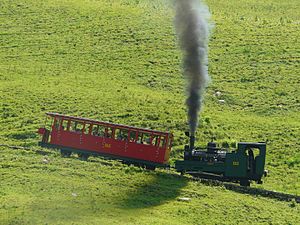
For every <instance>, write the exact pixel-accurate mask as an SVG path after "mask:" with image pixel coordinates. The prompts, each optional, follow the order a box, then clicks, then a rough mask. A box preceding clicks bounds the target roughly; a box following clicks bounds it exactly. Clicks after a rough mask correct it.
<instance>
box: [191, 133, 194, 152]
mask: <svg viewBox="0 0 300 225" xmlns="http://www.w3.org/2000/svg"><path fill="white" fill-rule="evenodd" d="M194 147H195V135H194V134H191V136H190V151H191V152H192V151H193V150H194Z"/></svg>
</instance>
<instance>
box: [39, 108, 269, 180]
mask: <svg viewBox="0 0 300 225" xmlns="http://www.w3.org/2000/svg"><path fill="white" fill-rule="evenodd" d="M38 133H39V134H41V135H42V141H41V142H39V145H40V146H42V147H47V148H56V149H60V151H61V154H62V155H63V156H65V157H69V156H70V155H71V153H77V154H78V156H79V157H80V158H81V159H83V160H87V158H88V157H89V156H91V155H93V156H104V157H108V158H111V159H118V160H121V161H123V162H124V163H127V164H129V163H130V164H134V165H137V166H144V167H146V169H151V170H154V169H155V168H156V167H164V168H166V167H169V157H170V151H171V147H172V142H173V135H172V133H170V132H162V131H156V130H151V129H143V128H137V127H132V126H126V125H121V124H113V123H108V122H103V121H97V120H92V119H85V118H80V117H72V116H67V115H62V114H58V113H46V123H45V126H44V127H41V128H39V130H38ZM189 140H190V143H189V145H186V146H185V149H184V159H183V160H177V161H176V162H175V169H176V170H177V171H178V172H180V173H182V174H184V173H187V174H191V175H193V176H199V177H205V178H210V179H217V180H223V181H231V182H240V184H241V185H242V186H249V185H250V181H256V182H257V183H259V184H261V183H262V180H261V179H262V177H263V176H264V175H266V171H265V170H264V167H265V157H266V144H265V143H246V142H241V143H238V148H237V149H236V150H234V151H229V150H228V149H223V148H218V147H217V144H216V143H214V142H210V143H208V145H207V147H206V148H205V149H203V148H202V149H201V148H195V147H194V145H195V137H194V136H192V135H191V136H189Z"/></svg>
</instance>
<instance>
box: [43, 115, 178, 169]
mask: <svg viewBox="0 0 300 225" xmlns="http://www.w3.org/2000/svg"><path fill="white" fill-rule="evenodd" d="M46 115H47V121H46V125H45V127H43V128H40V129H39V131H38V133H39V134H41V135H43V139H42V141H41V142H39V145H41V146H43V147H50V148H57V149H60V150H61V152H62V154H63V155H65V156H69V155H70V154H71V153H72V152H76V153H78V154H79V156H80V157H82V158H84V159H86V158H87V157H88V156H89V155H102V156H108V157H111V158H116V159H120V160H123V161H125V162H129V163H134V164H138V165H145V166H146V167H148V168H151V169H154V168H155V167H157V166H167V165H168V160H169V156H170V151H171V146H172V140H173V135H172V134H171V133H169V132H161V131H155V130H150V129H142V128H136V127H131V126H125V125H120V124H113V123H108V122H101V121H97V120H91V119H85V118H79V117H72V116H66V115H61V114H57V113H46Z"/></svg>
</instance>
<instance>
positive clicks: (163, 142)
mask: <svg viewBox="0 0 300 225" xmlns="http://www.w3.org/2000/svg"><path fill="white" fill-rule="evenodd" d="M165 145H166V137H165V136H161V137H160V142H159V147H160V148H164V147H165Z"/></svg>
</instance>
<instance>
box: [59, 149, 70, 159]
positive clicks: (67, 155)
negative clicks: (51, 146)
mask: <svg viewBox="0 0 300 225" xmlns="http://www.w3.org/2000/svg"><path fill="white" fill-rule="evenodd" d="M60 154H61V156H62V157H65V158H69V157H70V156H71V154H72V152H71V151H67V150H60Z"/></svg>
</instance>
